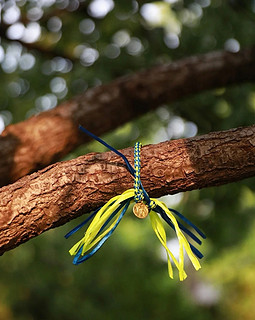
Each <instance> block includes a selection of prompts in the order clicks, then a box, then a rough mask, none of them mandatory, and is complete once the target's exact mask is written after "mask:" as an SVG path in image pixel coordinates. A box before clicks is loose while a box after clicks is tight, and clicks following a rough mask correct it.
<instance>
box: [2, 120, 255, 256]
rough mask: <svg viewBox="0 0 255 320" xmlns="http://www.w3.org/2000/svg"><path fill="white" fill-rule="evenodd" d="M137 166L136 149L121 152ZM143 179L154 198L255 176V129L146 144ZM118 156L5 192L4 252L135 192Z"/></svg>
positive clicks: (87, 161)
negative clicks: (113, 197) (106, 203)
mask: <svg viewBox="0 0 255 320" xmlns="http://www.w3.org/2000/svg"><path fill="white" fill-rule="evenodd" d="M122 152H123V153H124V154H125V155H126V156H127V158H128V159H129V160H130V161H131V163H133V148H128V149H125V150H122ZM141 163H142V169H141V179H142V182H143V185H144V187H145V189H146V190H147V192H148V193H149V194H150V196H153V197H159V196H162V195H165V194H173V193H177V192H180V191H187V190H192V189H199V188H204V187H209V186H216V185H221V184H225V183H229V182H232V181H237V180H241V179H244V178H247V177H252V176H254V175H255V125H254V126H251V127H247V128H238V129H233V130H228V131H223V132H216V133H210V134H208V135H204V136H200V137H195V138H189V139H181V140H174V141H167V142H163V143H160V144H157V145H147V146H144V147H143V148H142V151H141ZM132 185H133V180H132V176H131V175H130V173H129V172H128V171H127V169H126V168H125V165H124V162H123V160H122V159H121V158H120V157H118V156H117V155H116V154H114V153H113V152H106V153H103V154H98V153H91V154H88V155H85V156H81V157H79V158H77V159H74V160H70V161H65V162H59V163H55V164H53V165H51V166H49V167H47V168H45V169H43V170H41V171H39V172H36V173H33V174H31V175H29V176H26V177H23V178H22V179H20V180H18V181H17V182H15V183H13V184H12V185H9V186H5V187H3V188H1V189H0V254H3V253H4V252H5V251H7V250H10V249H12V248H14V247H16V246H18V245H19V244H21V243H23V242H25V241H27V240H29V239H31V238H33V237H35V236H37V235H39V234H41V233H42V232H44V231H46V230H48V229H50V228H54V227H57V226H59V225H62V224H64V223H66V222H67V221H69V220H71V219H73V218H75V217H77V216H79V215H81V214H82V213H85V212H90V211H91V210H93V209H95V208H96V207H98V206H100V205H102V204H103V203H105V202H106V201H107V200H109V199H110V198H111V197H112V196H114V195H117V194H120V193H122V192H123V191H124V190H126V189H128V188H132Z"/></svg>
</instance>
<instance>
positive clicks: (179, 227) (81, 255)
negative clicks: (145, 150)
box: [65, 126, 206, 281]
mask: <svg viewBox="0 0 255 320" xmlns="http://www.w3.org/2000/svg"><path fill="white" fill-rule="evenodd" d="M79 128H80V129H81V130H82V131H83V132H84V133H86V134H88V135H89V136H91V137H92V138H93V139H95V140H97V141H99V142H100V143H102V144H103V145H105V146H106V147H107V148H109V149H110V150H112V151H113V152H115V153H116V154H117V155H119V156H120V157H121V158H122V159H123V160H124V161H125V163H126V166H127V169H128V171H129V172H130V173H131V174H132V175H133V176H134V188H133V189H129V190H126V191H125V192H123V193H122V194H121V195H118V196H115V197H113V198H111V199H110V200H109V201H108V202H107V203H106V204H105V205H104V206H102V207H101V208H98V209H97V210H95V211H94V212H93V213H92V214H91V215H90V216H89V217H88V218H87V219H86V220H85V221H84V222H82V223H81V224H79V225H78V226H77V227H75V228H74V229H73V230H71V231H70V232H69V233H68V234H66V235H65V237H66V238H69V237H70V236H71V235H72V234H74V233H75V232H77V231H78V230H79V229H81V228H82V227H83V226H84V225H86V224H87V223H88V222H89V221H90V220H92V219H93V220H92V221H91V222H90V224H89V226H88V228H87V230H86V231H85V233H84V236H83V238H82V239H81V240H80V241H78V242H77V243H76V244H75V245H74V246H73V247H72V248H71V249H70V250H69V253H70V255H72V256H74V259H73V263H74V264H75V265H78V264H80V263H82V262H84V261H86V260H87V259H89V258H90V257H92V256H93V255H94V254H95V253H96V252H97V251H98V250H99V249H100V248H101V247H102V245H103V244H104V243H105V241H106V240H107V239H108V238H109V237H110V236H111V235H112V233H113V232H114V230H115V229H116V228H117V226H118V225H119V223H120V221H121V219H122V218H123V216H124V215H125V213H126V211H127V209H128V207H129V206H130V204H132V203H134V206H133V212H134V213H135V215H137V216H138V217H140V218H145V217H146V216H147V215H149V216H150V220H151V225H152V228H153V230H154V232H155V234H156V236H157V237H158V239H159V241H160V242H161V244H162V245H163V247H164V248H165V250H166V254H167V261H168V274H169V276H170V278H173V268H172V262H173V264H174V265H175V266H176V268H177V269H178V270H179V278H180V280H181V281H182V280H184V279H185V278H186V277H187V275H186V273H185V270H184V252H186V254H187V256H188V257H189V259H190V261H191V263H192V264H193V266H194V268H195V269H196V270H198V269H200V268H201V266H200V263H199V260H198V259H201V258H202V257H203V255H202V253H201V252H200V251H199V250H198V249H197V248H196V247H194V245H192V244H191V243H190V242H189V241H188V240H187V239H186V237H185V235H184V233H185V234H187V235H188V236H189V237H190V238H191V239H192V240H194V242H196V243H197V244H198V245H201V243H202V241H201V240H200V239H199V238H198V236H200V237H202V238H206V237H205V235H204V233H203V232H202V231H200V230H199V229H198V228H197V227H196V226H195V225H194V224H193V223H192V222H191V221H189V220H188V219H187V218H185V217H184V216H183V215H182V214H181V213H179V212H178V211H176V210H174V209H170V208H168V207H167V206H166V205H165V204H164V203H163V202H161V201H159V200H158V199H153V198H150V197H149V195H148V193H147V192H146V191H145V189H144V187H143V185H142V182H141V179H140V170H141V161H140V152H141V144H140V143H139V142H137V143H136V145H135V148H134V164H135V169H134V168H133V167H132V166H131V164H130V163H129V161H128V160H127V158H126V157H125V156H124V155H123V154H122V153H121V152H119V151H118V150H116V149H114V148H113V147H112V146H110V145H109V144H107V143H106V142H105V141H103V140H102V139H100V138H99V137H97V136H95V135H94V134H93V133H91V132H89V131H88V130H87V129H85V128H84V127H82V126H80V127H79ZM160 217H161V218H162V219H163V220H164V221H165V222H166V223H167V224H168V225H169V226H170V227H171V228H172V229H173V230H174V231H175V233H176V236H177V239H178V241H179V259H178V260H177V259H176V258H175V257H174V255H173V253H172V252H171V251H170V249H169V248H168V246H167V239H166V232H165V229H164V226H163V223H162V220H161V218H160ZM176 217H177V218H179V219H180V220H181V221H182V222H185V223H186V224H187V225H188V226H189V227H190V228H191V230H192V231H191V230H190V229H188V228H187V227H185V226H184V225H183V224H182V222H180V221H178V220H177V219H176ZM194 231H195V232H196V234H197V235H196V234H195V233H194Z"/></svg>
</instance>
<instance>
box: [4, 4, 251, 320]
mask: <svg viewBox="0 0 255 320" xmlns="http://www.w3.org/2000/svg"><path fill="white" fill-rule="evenodd" d="M0 6H1V25H0V37H1V43H0V132H2V131H3V130H4V128H5V126H7V125H8V124H10V123H16V122H19V121H22V120H24V119H26V118H28V117H30V116H32V115H34V114H37V113H39V112H42V111H45V110H49V109H51V108H54V107H55V106H56V105H57V104H58V103H59V102H61V101H63V100H66V99H68V98H71V97H73V96H74V95H77V94H79V93H81V92H83V91H85V90H87V89H88V88H91V87H93V86H97V85H100V84H102V83H107V82H109V81H111V80H113V79H115V78H117V77H119V76H123V75H127V74H130V73H134V72H136V71H138V70H141V69H146V68H149V67H151V66H155V65H157V64H161V63H168V62H171V61H174V60H177V59H181V58H184V57H187V56H190V55H197V54H201V53H207V52H211V51H214V50H227V51H231V52H238V51H239V50H240V49H241V48H245V47H251V46H252V45H254V43H255V2H254V0H244V1H240V0H229V1H227V0H187V1H184V0H166V1H157V2H151V1H141V0H140V1H113V0H87V1H82V0H80V1H78V0H19V1H18V0H17V1H14V0H8V1H1V2H0ZM155 77H157V75H156V74H155ZM173 81H174V80H173ZM254 89H255V86H254V84H242V85H236V86H232V87H231V88H218V89H217V90H213V91H208V92H204V93H201V94H199V95H195V96H191V97H189V98H185V99H183V100H180V101H177V102H175V103H171V104H170V105H162V106H161V107H160V108H158V109H157V110H156V111H155V112H150V113H147V114H146V115H144V116H143V117H140V118H139V119H136V120H135V121H132V122H130V123H127V124H126V125H124V126H122V127H120V128H118V129H116V130H114V131H113V132H111V133H109V134H107V135H105V136H104V139H106V140H107V141H108V142H109V143H110V144H112V145H113V146H114V147H116V148H124V147H127V146H130V145H133V143H134V141H137V140H139V141H141V142H142V143H143V144H147V143H157V142H160V141H164V140H166V139H178V138H182V137H191V136H194V135H197V134H204V133H208V132H210V131H217V130H226V129H230V128H233V127H238V126H244V125H251V124H253V123H254V118H255V91H254ZM92 151H99V152H103V151H105V149H104V148H103V147H102V146H100V145H99V144H98V143H96V142H91V143H89V144H87V145H84V146H81V147H79V148H78V149H77V150H75V151H73V152H72V153H71V154H69V155H68V156H67V157H66V158H65V159H71V158H74V157H77V156H78V155H81V154H84V153H87V152H92ZM254 190H255V180H254V179H247V180H244V181H241V182H239V183H232V184H228V185H224V186H221V187H215V188H208V189H203V190H195V191H192V192H186V193H180V194H177V195H173V196H165V197H163V200H164V201H165V202H166V203H167V204H168V205H169V206H171V207H174V208H176V209H177V210H179V211H181V212H182V213H183V214H185V215H186V216H187V217H188V218H189V219H191V220H192V221H193V222H195V223H196V224H197V225H198V226H199V227H200V228H201V229H202V230H203V231H204V232H205V233H206V234H207V240H206V241H205V242H204V244H203V246H202V251H203V253H204V255H205V257H204V258H203V260H202V269H201V270H200V271H199V272H194V271H193V269H192V267H191V266H190V265H187V272H188V278H187V280H185V281H184V282H182V283H180V282H179V280H178V275H177V273H176V274H175V279H174V280H170V279H169V278H168V274H167V265H166V260H165V256H164V253H163V252H162V249H161V247H160V244H159V242H158V240H157V239H156V237H155V235H154V233H153V230H152V228H151V226H150V222H149V221H147V220H145V221H140V220H138V219H135V218H134V217H133V215H131V214H130V215H126V216H125V219H123V221H122V222H121V224H120V225H119V227H118V229H117V230H116V231H115V233H114V235H113V236H112V237H111V238H110V239H109V240H108V242H107V244H105V245H104V246H103V248H102V249H101V250H100V252H99V253H97V254H96V255H95V256H94V257H93V259H91V260H88V261H87V262H86V263H84V264H82V265H80V266H78V267H77V266H73V265H72V259H71V257H70V256H69V254H68V250H69V248H70V247H71V246H72V244H73V243H75V239H74V240H72V239H70V240H68V241H67V240H65V239H64V235H65V234H66V233H67V232H68V231H69V230H70V229H71V228H72V227H74V226H75V225H77V224H78V222H79V221H82V220H83V219H84V217H81V218H79V219H77V220H76V221H72V222H70V223H69V224H68V225H65V226H62V227H60V228H57V229H54V230H50V231H48V232H46V233H45V234H43V235H41V236H40V237H38V238H35V239H33V240H31V241H29V242H27V243H25V244H23V245H22V246H20V247H18V248H16V249H15V250H12V251H10V252H7V253H5V254H4V255H3V256H2V257H1V259H0V274H1V277H0V319H5V320H13V319H15V320H30V319H31V320H32V319H61V320H65V319H66V320H67V319H77V320H80V319H94V320H97V319H98V320H99V319H100V320H101V319H123V320H125V319H128V320H130V319H157V320H163V319H175V320H184V319H187V318H189V319H197V320H200V319H208V320H211V319H214V320H215V319H226V320H228V319H231V320H233V319H238V320H240V319H242V320H253V319H255V307H254V301H255V271H254V270H255V249H254V248H255V209H254V208H255V195H254ZM168 236H169V245H170V246H171V247H172V249H173V250H175V249H176V243H175V241H174V239H172V236H173V234H172V233H171V232H170V233H169V235H168ZM79 237H80V234H78V235H77V239H78V238H79Z"/></svg>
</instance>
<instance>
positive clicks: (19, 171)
mask: <svg viewBox="0 0 255 320" xmlns="http://www.w3.org/2000/svg"><path fill="white" fill-rule="evenodd" d="M254 80H255V49H246V50H242V51H240V52H238V53H228V52H214V53H210V54H205V55H201V56H197V57H190V58H186V59H183V60H180V61H177V62H173V63H170V64H167V65H161V66H157V67H154V68H152V69H150V70H147V71H142V72H139V73H137V74H134V75H130V76H127V77H124V78H120V79H117V80H115V81H113V82H111V83H109V84H106V85H102V86H99V87H96V88H94V89H90V90H88V91H86V92H85V93H84V94H82V95H80V96H77V97H75V98H73V99H71V100H69V101H66V102H65V103H62V104H61V105H59V106H58V107H56V108H55V109H54V110H50V111H47V112H43V113H41V114H40V115H38V116H35V117H32V118H30V119H28V120H26V121H24V122H21V123H18V124H15V125H10V126H8V127H7V128H6V129H5V131H4V132H3V133H2V136H1V137H0V185H4V184H8V183H10V182H13V181H15V180H17V179H18V178H20V177H22V176H24V175H26V174H28V173H30V172H33V171H35V170H37V169H39V168H42V167H45V166H46V165H48V164H50V163H53V162H54V161H56V160H57V159H59V158H60V157H62V156H63V155H65V154H67V153H68V152H70V150H72V149H73V148H75V147H76V146H77V145H79V144H80V143H82V142H84V140H83V141H82V140H81V135H79V133H78V130H77V127H78V123H81V124H83V125H84V126H85V127H87V128H88V129H89V130H90V131H92V132H94V133H96V134H98V135H100V134H102V133H104V132H107V131H109V130H111V129H114V128H116V127H117V126H120V125H121V124H123V123H125V122H127V121H130V120H131V119H133V118H135V117H137V116H138V115H141V114H143V113H145V112H148V111H149V110H152V109H155V108H157V107H158V106H160V105H161V104H163V103H166V102H171V101H174V100H177V99H180V98H182V97H185V96H187V95H190V94H195V93H199V92H202V91H204V90H207V89H212V88H216V87H222V86H227V85H231V84H235V83H242V82H247V81H254Z"/></svg>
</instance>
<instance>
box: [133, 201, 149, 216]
mask: <svg viewBox="0 0 255 320" xmlns="http://www.w3.org/2000/svg"><path fill="white" fill-rule="evenodd" d="M133 213H134V215H135V216H137V217H138V218H140V219H144V218H146V217H147V215H148V213H149V209H148V207H147V206H146V204H144V203H143V202H137V203H135V204H134V206H133Z"/></svg>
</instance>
